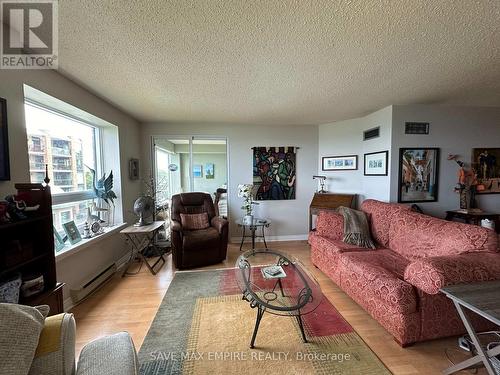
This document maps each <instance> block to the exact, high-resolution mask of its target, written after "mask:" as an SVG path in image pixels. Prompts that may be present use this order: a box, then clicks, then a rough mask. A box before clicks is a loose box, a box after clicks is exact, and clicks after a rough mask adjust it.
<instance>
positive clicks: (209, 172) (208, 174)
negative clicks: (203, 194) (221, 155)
mask: <svg viewBox="0 0 500 375" xmlns="http://www.w3.org/2000/svg"><path fill="white" fill-rule="evenodd" d="M214 171H215V166H214V163H207V164H205V178H206V179H207V180H211V179H214V178H215V173H214Z"/></svg>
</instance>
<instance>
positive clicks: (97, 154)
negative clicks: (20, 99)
mask: <svg viewBox="0 0 500 375" xmlns="http://www.w3.org/2000/svg"><path fill="white" fill-rule="evenodd" d="M24 105H30V106H32V107H35V108H38V109H40V110H43V111H47V112H49V113H52V114H54V115H56V116H61V117H64V118H66V119H68V120H71V121H76V122H78V123H80V124H82V125H85V126H89V127H91V128H93V129H94V160H95V161H96V179H97V180H98V179H99V176H100V175H101V172H102V170H104V166H103V158H102V152H103V150H102V142H101V139H102V134H101V133H102V129H101V127H99V126H97V125H95V124H91V123H89V122H86V121H83V120H81V119H79V118H77V117H75V116H71V115H70V114H67V113H64V112H62V111H59V110H57V109H55V108H51V107H48V106H46V105H44V104H41V103H39V102H35V101H33V100H30V99H28V98H25V99H24ZM84 168H85V167H84ZM96 198H97V197H96V195H95V192H94V190H92V189H90V190H84V191H74V192H67V193H59V194H54V193H52V206H57V205H60V204H66V203H75V202H80V201H84V200H89V199H96Z"/></svg>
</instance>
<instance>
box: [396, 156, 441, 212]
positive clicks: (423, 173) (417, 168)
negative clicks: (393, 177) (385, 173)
mask: <svg viewBox="0 0 500 375" xmlns="http://www.w3.org/2000/svg"><path fill="white" fill-rule="evenodd" d="M438 179H439V148H428V147H422V148H400V149H399V180H398V182H399V185H398V190H399V194H398V202H399V203H416V202H436V201H437V200H438Z"/></svg>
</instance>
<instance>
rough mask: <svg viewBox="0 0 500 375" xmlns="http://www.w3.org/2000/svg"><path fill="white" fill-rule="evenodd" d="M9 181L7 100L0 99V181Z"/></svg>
mask: <svg viewBox="0 0 500 375" xmlns="http://www.w3.org/2000/svg"><path fill="white" fill-rule="evenodd" d="M9 180H10V162H9V132H8V129H7V100H5V99H3V98H0V181H9Z"/></svg>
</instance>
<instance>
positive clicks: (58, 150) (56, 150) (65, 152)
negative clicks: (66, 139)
mask: <svg viewBox="0 0 500 375" xmlns="http://www.w3.org/2000/svg"><path fill="white" fill-rule="evenodd" d="M52 155H58V156H70V155H71V151H70V150H69V149H67V148H62V147H52Z"/></svg>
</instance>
